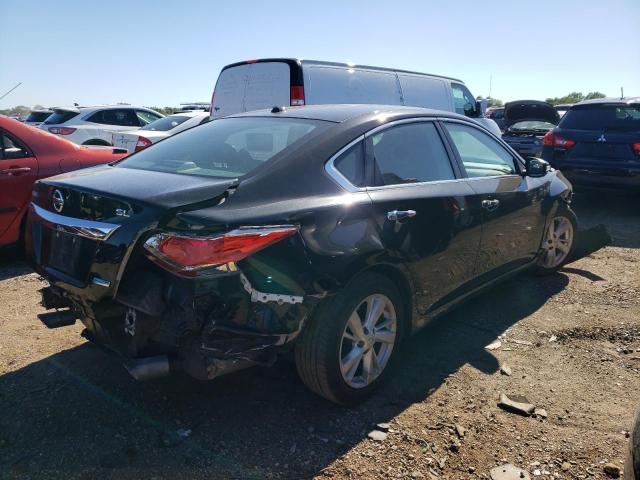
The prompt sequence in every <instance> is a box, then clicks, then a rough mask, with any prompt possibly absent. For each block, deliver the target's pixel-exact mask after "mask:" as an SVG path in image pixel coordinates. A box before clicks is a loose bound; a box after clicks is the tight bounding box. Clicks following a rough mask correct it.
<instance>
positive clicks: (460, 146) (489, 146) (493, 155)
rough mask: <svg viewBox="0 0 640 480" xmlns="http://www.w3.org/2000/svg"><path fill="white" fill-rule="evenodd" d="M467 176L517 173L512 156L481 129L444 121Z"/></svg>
mask: <svg viewBox="0 0 640 480" xmlns="http://www.w3.org/2000/svg"><path fill="white" fill-rule="evenodd" d="M445 126H446V128H447V131H448V132H449V135H450V136H451V139H452V140H453V144H454V146H455V148H456V150H457V151H458V155H460V158H461V159H462V163H463V164H464V168H465V170H466V171H467V176H469V177H493V176H498V175H514V174H516V173H517V170H516V168H515V164H514V159H513V156H512V155H511V154H510V153H509V152H508V151H507V150H506V149H505V148H504V147H503V146H502V145H500V144H499V143H498V142H497V141H496V140H494V139H493V138H491V137H490V136H489V135H487V134H486V133H484V132H483V131H481V130H479V129H477V128H474V127H471V126H468V125H462V124H459V123H445Z"/></svg>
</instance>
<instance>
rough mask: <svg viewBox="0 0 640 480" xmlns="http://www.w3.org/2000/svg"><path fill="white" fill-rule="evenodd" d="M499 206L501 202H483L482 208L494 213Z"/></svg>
mask: <svg viewBox="0 0 640 480" xmlns="http://www.w3.org/2000/svg"><path fill="white" fill-rule="evenodd" d="M499 206H500V200H496V199H494V200H482V208H484V209H486V210H489V211H490V212H492V211H494V210H495V209H496V208H498V207H499Z"/></svg>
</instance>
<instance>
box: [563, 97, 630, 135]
mask: <svg viewBox="0 0 640 480" xmlns="http://www.w3.org/2000/svg"><path fill="white" fill-rule="evenodd" d="M558 126H559V127H561V128H567V129H572V130H604V131H606V130H617V131H625V132H640V105H606V104H605V105H589V106H585V107H574V108H572V109H570V110H569V111H567V113H565V114H564V115H563V117H562V120H560V124H559V125H558Z"/></svg>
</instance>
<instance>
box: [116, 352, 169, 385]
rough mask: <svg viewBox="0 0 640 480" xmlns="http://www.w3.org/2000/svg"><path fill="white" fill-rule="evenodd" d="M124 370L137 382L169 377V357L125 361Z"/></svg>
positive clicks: (160, 356)
mask: <svg viewBox="0 0 640 480" xmlns="http://www.w3.org/2000/svg"><path fill="white" fill-rule="evenodd" d="M124 368H126V369H127V371H128V372H129V374H130V375H131V376H132V377H133V378H134V379H136V380H138V381H144V380H151V379H154V378H160V377H166V376H167V375H169V372H170V366H169V357H167V356H166V355H158V356H155V357H145V358H136V359H131V360H127V361H126V362H125V363H124Z"/></svg>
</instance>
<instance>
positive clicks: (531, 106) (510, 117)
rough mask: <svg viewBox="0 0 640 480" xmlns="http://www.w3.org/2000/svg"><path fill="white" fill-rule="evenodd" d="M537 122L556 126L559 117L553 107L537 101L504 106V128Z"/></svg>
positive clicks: (512, 103) (517, 102)
mask: <svg viewBox="0 0 640 480" xmlns="http://www.w3.org/2000/svg"><path fill="white" fill-rule="evenodd" d="M527 120H529V121H533V120H537V121H540V122H549V123H553V124H554V125H557V124H558V122H559V121H560V115H558V112H557V111H556V109H555V108H553V105H551V104H550V103H547V102H540V101H537V100H516V101H515V102H509V103H507V104H505V106H504V121H505V126H507V127H509V126H511V125H513V124H514V123H516V122H523V121H527Z"/></svg>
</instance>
